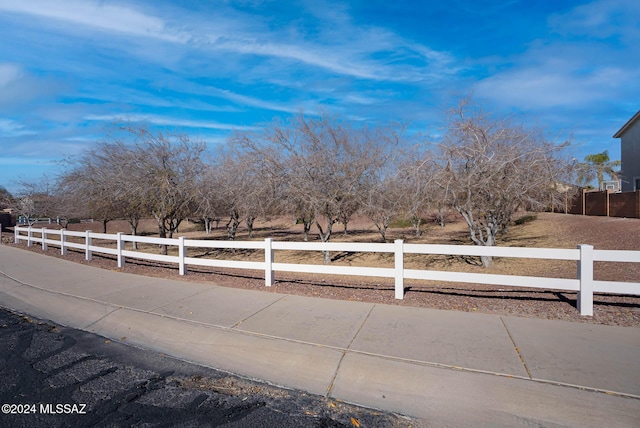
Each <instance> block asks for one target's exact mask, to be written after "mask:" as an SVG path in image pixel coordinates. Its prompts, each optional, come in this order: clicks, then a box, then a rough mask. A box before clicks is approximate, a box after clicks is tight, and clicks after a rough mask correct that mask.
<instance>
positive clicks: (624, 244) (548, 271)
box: [3, 213, 640, 327]
mask: <svg viewBox="0 0 640 428" xmlns="http://www.w3.org/2000/svg"><path fill="white" fill-rule="evenodd" d="M526 215H528V213H518V214H517V215H516V216H515V219H516V220H517V219H518V218H520V217H524V216H526ZM534 215H535V216H536V219H535V220H533V221H528V222H525V223H523V224H520V225H518V224H513V225H511V226H510V228H509V232H508V233H507V234H506V235H503V236H501V237H499V242H498V245H499V246H506V247H536V248H576V246H577V245H578V244H590V245H593V246H594V247H595V249H602V250H636V251H640V219H625V218H608V217H586V216H575V215H565V214H553V213H536V214H534ZM447 220H448V222H447V224H446V226H445V227H444V228H441V227H440V226H439V225H436V224H435V222H432V221H430V222H428V223H427V224H426V225H425V226H424V227H423V228H422V236H420V237H415V236H414V233H413V230H412V229H411V228H410V227H396V228H390V229H389V231H388V233H387V242H393V240H394V239H403V240H405V242H406V243H430V244H470V241H469V237H468V232H467V228H466V225H465V224H464V223H463V222H462V221H460V219H459V218H457V217H456V216H455V215H454V214H450V215H449V216H448V219H447ZM42 226H43V225H38V227H42ZM44 226H46V227H51V228H54V226H55V225H51V226H50V225H44ZM107 226H108V228H107V232H108V233H114V232H118V231H121V232H126V233H128V232H129V228H128V224H127V223H126V222H125V221H112V222H109V223H108V225H107ZM69 229H70V230H86V229H91V230H93V231H94V232H101V231H102V224H101V223H83V224H73V225H70V227H69ZM202 229H203V228H202V225H200V224H194V223H193V222H190V223H189V224H187V223H185V224H183V225H182V226H181V230H180V231H179V233H178V234H177V235H178V236H187V237H189V238H199V239H226V233H225V230H224V224H223V223H222V222H221V223H220V225H219V227H218V228H216V229H215V230H214V231H213V232H212V234H211V235H206V234H205V233H204V232H203V231H202ZM313 232H314V230H313V229H312V235H311V236H310V240H314V241H317V240H318V238H317V236H316V235H315V234H313ZM139 233H140V234H143V235H152V234H155V233H156V229H155V223H154V221H153V220H146V221H144V222H143V223H142V224H141V227H140V229H139ZM266 237H271V238H273V239H274V240H287V241H301V240H302V225H294V224H293V221H292V219H287V218H284V219H282V218H281V219H274V220H271V221H262V222H259V221H256V225H255V229H254V233H253V237H252V238H249V237H248V233H247V231H246V229H242V226H241V229H240V230H239V231H238V235H237V236H236V240H238V241H241V240H263V239H264V238H266ZM11 238H12V236H11V235H9V234H7V233H6V232H5V234H4V235H3V241H4V243H5V244H9V245H12V239H11ZM332 241H343V242H381V237H380V235H379V234H378V233H377V231H376V229H375V227H374V226H373V225H372V224H371V222H370V221H368V220H366V219H356V220H354V221H353V222H350V223H349V229H348V233H347V234H346V235H345V234H344V232H343V228H342V225H336V227H335V229H334V236H332ZM19 246H20V248H25V249H26V248H27V247H26V245H25V244H24V243H22V244H19ZM140 249H141V250H142V251H149V252H154V253H157V252H158V248H157V246H141V247H140ZM30 250H31V251H36V252H42V249H41V248H40V247H39V246H37V245H35V246H33V247H31V249H30ZM47 254H48V255H51V256H58V257H59V251H56V250H55V249H49V250H48V251H47ZM170 254H171V251H170ZM189 256H190V257H212V258H227V259H242V260H255V261H260V260H264V255H263V253H262V251H259V250H256V251H252V250H235V251H233V250H211V249H190V253H189ZM331 258H332V264H335V265H345V266H375V267H392V266H393V260H392V255H390V254H389V255H384V254H382V255H380V254H371V253H349V252H333V253H331ZM66 259H68V260H72V261H76V262H78V263H89V264H91V265H93V266H97V267H102V268H105V269H112V270H118V268H117V266H116V262H115V259H114V258H113V257H112V256H99V255H97V254H94V258H93V260H92V261H91V262H86V261H85V260H84V253H83V252H76V251H69V254H68V255H67V256H66ZM275 261H276V262H281V263H301V262H304V263H317V264H321V263H322V262H323V261H322V253H320V252H318V253H317V254H316V253H314V254H312V255H309V253H300V252H291V251H288V252H285V251H278V252H276V256H275ZM405 268H409V269H430V270H442V271H458V272H478V273H493V274H510V275H525V276H538V277H553V278H575V277H576V263H575V262H571V261H555V260H540V259H537V260H536V259H515V258H495V259H494V264H493V266H492V267H490V268H483V267H482V266H481V265H480V261H479V259H477V258H475V257H462V256H435V255H434V256H426V255H406V256H405ZM122 271H124V272H129V273H134V274H141V275H147V276H156V277H167V278H174V279H180V280H185V281H197V282H206V283H212V284H216V285H221V286H227V287H238V288H249V289H257V290H261V291H265V292H277V293H284V294H297V295H308V296H316V297H323V298H330V299H342V300H354V301H363V302H374V303H384V304H393V305H404V306H417V307H425V308H434V309H445V310H458V311H467V312H482V313H492V314H502V315H512V316H523V317H535V318H546V319H559V320H566V321H575V322H587V323H596V324H607V325H620V326H635V327H639V326H640V296H627V295H616V294H604V293H598V294H596V295H595V296H594V315H593V317H583V316H580V314H579V313H578V311H577V309H576V293H575V292H567V291H561V290H542V289H531V288H516V287H505V286H495V285H479V284H459V283H445V282H440V283H437V282H433V281H410V280H407V281H405V286H406V290H405V291H406V294H405V297H404V299H403V300H397V299H394V297H393V296H394V291H393V282H392V281H391V280H386V279H382V278H360V277H352V276H337V275H326V276H322V277H320V276H319V275H305V274H292V273H280V272H276V275H275V277H276V283H275V284H274V286H273V287H270V288H267V287H265V286H264V273H263V272H260V271H247V270H237V269H236V270H233V269H221V268H206V267H196V266H189V268H188V274H187V275H186V276H184V277H181V276H179V275H178V271H177V266H175V265H173V266H169V265H163V264H161V263H155V262H146V261H137V260H133V259H127V262H126V264H125V267H124V268H123V269H122ZM594 276H595V279H597V280H611V281H628V282H640V263H603V262H598V263H596V265H595V273H594Z"/></svg>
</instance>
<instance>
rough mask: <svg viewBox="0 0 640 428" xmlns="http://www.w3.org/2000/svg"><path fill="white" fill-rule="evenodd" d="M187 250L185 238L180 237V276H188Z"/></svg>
mask: <svg viewBox="0 0 640 428" xmlns="http://www.w3.org/2000/svg"><path fill="white" fill-rule="evenodd" d="M186 250H187V249H186V248H185V246H184V236H180V237H178V266H179V269H178V270H179V271H180V275H186V274H187V265H186V264H185V263H184V258H185V257H187V251H186Z"/></svg>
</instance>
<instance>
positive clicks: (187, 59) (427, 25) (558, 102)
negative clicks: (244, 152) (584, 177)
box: [0, 0, 640, 192]
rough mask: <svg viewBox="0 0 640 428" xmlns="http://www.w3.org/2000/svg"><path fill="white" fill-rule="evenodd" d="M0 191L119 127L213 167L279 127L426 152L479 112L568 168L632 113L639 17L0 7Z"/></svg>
mask: <svg viewBox="0 0 640 428" xmlns="http://www.w3.org/2000/svg"><path fill="white" fill-rule="evenodd" d="M0 40H1V41H2V42H1V43H0V185H1V186H4V187H6V188H7V189H9V190H10V191H12V192H15V191H17V190H18V186H17V184H16V179H23V180H35V179H37V178H39V177H41V176H42V175H43V174H48V175H49V176H53V175H55V174H56V172H57V171H59V164H58V163H57V161H59V160H60V159H62V158H64V157H66V156H73V155H74V154H78V153H80V152H81V151H82V150H83V149H84V148H86V147H89V146H91V144H93V143H94V142H96V141H100V140H104V139H105V138H108V135H109V127H110V126H111V125H112V124H113V122H114V121H116V120H121V119H126V120H129V121H132V122H141V123H145V124H147V125H148V126H150V127H153V128H158V129H162V130H171V131H175V132H181V133H187V134H189V135H191V136H193V137H195V138H196V139H201V140H204V141H206V142H207V143H208V145H209V147H210V148H211V150H212V151H214V150H215V149H216V147H218V146H219V145H221V144H224V143H225V141H226V138H227V136H228V135H230V133H232V132H233V131H234V130H244V129H256V128H257V127H259V126H260V125H261V124H263V123H265V122H269V121H271V120H272V119H273V118H274V117H275V116H280V117H286V116H288V115H291V114H295V113H296V112H298V111H300V110H303V111H304V112H305V113H307V114H317V113H319V112H328V113H332V114H335V115H338V116H341V117H344V118H346V119H349V120H353V121H356V122H359V123H363V124H380V125H384V124H387V123H389V122H390V121H400V122H402V123H405V124H407V125H408V129H409V132H413V133H417V132H421V133H423V134H427V135H431V136H433V137H434V138H437V136H438V135H439V133H440V130H441V129H442V126H443V111H444V109H446V108H447V107H450V106H453V105H455V104H456V103H457V101H458V100H459V99H460V98H462V97H464V96H466V95H469V94H471V95H472V96H473V98H474V99H475V101H476V102H477V103H478V104H480V105H482V106H483V108H485V109H486V110H488V111H492V112H495V113H497V114H516V115H517V118H518V119H519V120H520V121H522V122H524V123H525V124H527V125H529V126H536V127H541V128H543V129H545V130H546V131H547V133H548V135H549V136H550V137H551V138H554V139H556V140H558V141H562V140H566V139H571V140H572V141H573V142H574V144H575V156H576V157H577V158H578V159H582V158H584V156H585V155H587V154H589V153H596V152H600V151H602V150H605V149H606V150H609V153H610V155H611V157H612V158H614V159H619V156H620V143H619V140H617V139H613V138H612V135H613V134H614V133H615V132H616V131H617V130H618V129H619V128H620V127H621V126H622V125H623V124H624V123H625V122H626V121H627V120H628V119H629V118H631V116H632V115H633V114H634V113H635V112H636V111H638V110H639V109H640V48H638V46H640V2H639V1H637V0H597V1H592V2H586V1H571V0H557V1H543V0H540V1H536V0H522V1H518V0H511V1H509V0H502V1H493V0H475V1H463V0H451V1H449V2H442V1H403V0H396V1H388V0H384V1H383V0H358V1H350V2H347V1H338V2H333V1H325V0H310V1H295V2H289V1H285V0H273V1H271V0H264V1H261V0H237V1H236V0H227V1H215V0H213V1H195V0H176V1H168V0H155V1H152V0H148V1H144V0H130V1H111V0H100V1H94V0H61V1H55V0H0Z"/></svg>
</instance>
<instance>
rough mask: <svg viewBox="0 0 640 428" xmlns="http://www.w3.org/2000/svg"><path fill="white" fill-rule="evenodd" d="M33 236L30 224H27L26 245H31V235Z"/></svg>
mask: <svg viewBox="0 0 640 428" xmlns="http://www.w3.org/2000/svg"><path fill="white" fill-rule="evenodd" d="M32 236H33V234H32V231H31V226H29V229H27V247H30V246H31V237H32Z"/></svg>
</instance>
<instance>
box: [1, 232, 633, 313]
mask: <svg viewBox="0 0 640 428" xmlns="http://www.w3.org/2000/svg"><path fill="white" fill-rule="evenodd" d="M69 238H74V241H70V240H69ZM95 240H100V241H101V242H100V244H101V245H96V243H95ZM20 241H26V242H27V246H32V245H33V244H34V243H40V244H41V245H42V249H43V250H47V248H48V246H49V245H52V246H57V247H59V248H60V253H61V254H62V255H65V254H66V252H67V249H68V248H75V249H79V250H84V251H85V257H86V259H87V260H91V258H92V254H93V253H103V254H110V255H115V256H116V258H117V263H118V267H120V268H122V267H124V264H125V260H126V258H135V259H142V260H152V261H160V262H165V263H175V264H177V265H178V268H179V272H180V275H186V274H187V266H189V265H191V266H210V267H222V268H234V269H252V270H263V271H264V273H265V285H266V286H268V287H269V286H271V285H272V284H273V281H274V272H276V271H278V272H297V273H317V274H327V275H353V276H367V277H380V278H393V279H394V283H395V287H394V291H395V298H396V299H402V298H403V297H404V280H405V279H416V280H428V281H448V282H467V283H474V284H490V285H501V286H512V287H532V288H544V289H554V290H556V289H557V290H567V291H577V292H578V310H579V311H580V314H581V315H589V316H590V315H593V293H594V292H599V293H616V294H630V295H636V296H638V295H640V283H638V282H616V281H595V280H594V279H593V270H594V262H616V263H640V251H621V250H620V251H617V250H616V251H612V250H594V248H593V246H591V245H584V244H581V245H578V248H577V249H559V248H513V247H508V248H505V247H478V246H471V245H432V244H405V243H404V242H403V241H402V240H396V241H395V242H394V243H388V244H387V243H385V244H381V243H353V242H285V241H273V239H271V238H267V239H265V240H264V241H215V240H196V239H187V238H185V237H179V238H154V237H148V236H132V235H126V234H124V233H121V232H119V233H116V234H107V233H93V232H92V231H90V230H89V231H86V232H72V231H68V230H65V229H59V230H55V229H47V228H33V227H20V226H16V227H15V228H14V242H15V243H16V244H18V243H20ZM127 242H129V243H136V244H137V243H146V244H154V245H166V246H173V247H177V249H178V255H177V256H176V255H161V254H153V253H148V252H143V251H137V250H127V249H125V243H127ZM189 248H200V249H203V248H208V249H241V250H258V251H262V252H263V253H264V259H262V260H261V261H246V260H245V261H238V260H224V259H212V258H201V257H189V256H188V251H189ZM275 251H323V252H326V251H344V252H354V253H356V252H375V253H388V254H391V255H393V266H394V267H388V268H385V267H357V266H334V265H327V264H322V265H320V264H302V263H275V262H274V252H275ZM405 254H439V255H462V256H492V257H507V258H531V259H550V260H568V261H575V262H576V264H577V277H576V278H575V279H566V278H546V277H533V276H517V275H496V274H485V273H466V272H447V271H434V270H421V269H405V268H404V255H405Z"/></svg>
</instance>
